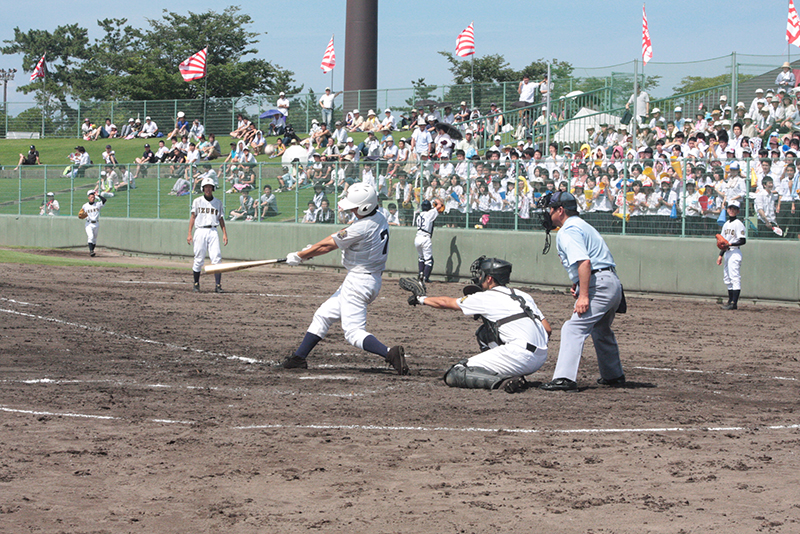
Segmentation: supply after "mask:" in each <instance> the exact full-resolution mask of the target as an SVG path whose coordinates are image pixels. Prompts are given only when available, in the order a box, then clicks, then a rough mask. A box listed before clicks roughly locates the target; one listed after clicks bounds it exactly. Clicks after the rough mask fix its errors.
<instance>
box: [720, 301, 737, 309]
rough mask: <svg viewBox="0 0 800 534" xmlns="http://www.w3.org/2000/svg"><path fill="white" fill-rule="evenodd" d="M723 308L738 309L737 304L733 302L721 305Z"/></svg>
mask: <svg viewBox="0 0 800 534" xmlns="http://www.w3.org/2000/svg"><path fill="white" fill-rule="evenodd" d="M722 309H723V310H738V309H739V306H737V305H736V303H735V302H729V303H727V304H725V305H724V306H723V307H722Z"/></svg>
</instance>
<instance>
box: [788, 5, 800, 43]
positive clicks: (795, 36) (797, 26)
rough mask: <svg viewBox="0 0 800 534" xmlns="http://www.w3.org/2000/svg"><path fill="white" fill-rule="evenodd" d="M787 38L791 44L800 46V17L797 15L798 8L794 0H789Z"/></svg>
mask: <svg viewBox="0 0 800 534" xmlns="http://www.w3.org/2000/svg"><path fill="white" fill-rule="evenodd" d="M786 40H787V41H789V44H793V45H795V46H800V18H798V17H797V10H796V9H795V7H794V1H793V0H789V20H787V21H786Z"/></svg>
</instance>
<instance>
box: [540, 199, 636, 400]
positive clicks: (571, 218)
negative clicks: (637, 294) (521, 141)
mask: <svg viewBox="0 0 800 534" xmlns="http://www.w3.org/2000/svg"><path fill="white" fill-rule="evenodd" d="M542 198H543V199H544V200H543V201H542V206H543V208H544V210H545V211H544V213H543V222H542V225H543V226H544V228H545V230H546V231H547V238H546V239H547V241H546V242H545V243H546V244H545V251H546V250H547V249H548V248H549V247H548V244H549V239H550V234H549V232H550V230H552V229H553V228H558V227H560V230H559V231H558V235H557V237H556V247H557V249H558V257H559V258H560V259H561V263H562V265H563V266H564V268H565V269H566V270H567V274H569V278H570V280H571V281H572V296H573V297H575V299H576V301H575V306H574V309H573V313H572V317H571V318H570V319H569V320H568V321H567V322H565V323H564V325H563V326H562V327H561V346H560V347H559V351H558V361H557V362H556V368H555V371H554V372H553V380H552V381H550V382H548V383H546V384H542V385H541V386H540V387H541V389H544V390H547V391H567V390H574V389H577V388H578V384H577V383H576V382H575V380H576V378H577V376H578V365H579V364H580V361H581V355H582V354H583V344H584V342H585V341H586V337H587V336H589V335H591V336H592V341H593V342H594V346H595V350H596V352H597V363H598V365H599V367H600V378H599V379H598V381H597V383H598V384H601V385H606V386H622V385H624V384H625V374H624V373H623V371H622V364H621V363H620V360H619V347H618V346H617V339H616V337H614V332H613V331H612V330H611V323H613V322H614V316H615V315H616V313H617V311H619V312H620V313H624V312H625V296H624V295H623V293H622V284H621V283H620V281H619V278H617V272H616V264H615V263H614V258H613V257H612V256H611V252H610V251H609V250H608V246H607V245H606V243H605V241H603V238H602V237H601V236H600V234H599V233H598V232H597V230H595V229H594V228H593V227H592V226H591V225H590V224H588V223H587V222H586V221H584V220H583V219H581V218H580V217H578V212H577V209H578V205H577V202H576V200H575V197H574V196H573V195H572V194H571V193H568V192H566V191H565V192H560V191H559V192H557V193H555V194H553V195H547V196H545V197H542ZM545 253H546V252H545Z"/></svg>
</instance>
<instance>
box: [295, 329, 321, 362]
mask: <svg viewBox="0 0 800 534" xmlns="http://www.w3.org/2000/svg"><path fill="white" fill-rule="evenodd" d="M320 341H322V338H321V337H319V336H318V335H317V334H312V333H311V332H306V335H305V337H303V341H302V342H301V343H300V346H299V347H298V348H297V350H296V351H294V355H295V356H299V357H301V358H307V357H308V353H309V352H311V350H312V349H313V348H314V347H316V346H317V343H319V342H320Z"/></svg>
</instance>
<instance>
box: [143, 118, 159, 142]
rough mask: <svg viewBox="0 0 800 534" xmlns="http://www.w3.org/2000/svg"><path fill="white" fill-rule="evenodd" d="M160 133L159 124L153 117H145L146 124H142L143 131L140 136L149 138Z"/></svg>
mask: <svg viewBox="0 0 800 534" xmlns="http://www.w3.org/2000/svg"><path fill="white" fill-rule="evenodd" d="M157 134H158V124H156V122H155V121H154V120H153V119H151V118H150V117H145V119H144V124H143V125H142V131H141V132H140V133H139V137H143V138H145V139H146V138H148V137H155V136H156V135H157Z"/></svg>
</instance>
